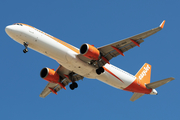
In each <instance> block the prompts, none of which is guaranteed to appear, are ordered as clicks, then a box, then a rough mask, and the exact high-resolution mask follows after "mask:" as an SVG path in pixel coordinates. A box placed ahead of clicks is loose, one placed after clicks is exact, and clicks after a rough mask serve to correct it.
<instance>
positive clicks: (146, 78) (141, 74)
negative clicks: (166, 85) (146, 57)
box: [135, 63, 151, 84]
mask: <svg viewBox="0 0 180 120" xmlns="http://www.w3.org/2000/svg"><path fill="white" fill-rule="evenodd" d="M135 76H136V78H137V80H138V82H139V83H140V84H148V83H150V79H151V65H150V64H148V63H145V64H144V65H143V66H142V68H141V69H140V70H139V71H138V72H137V74H136V75H135Z"/></svg>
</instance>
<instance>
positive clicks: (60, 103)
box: [0, 0, 180, 120]
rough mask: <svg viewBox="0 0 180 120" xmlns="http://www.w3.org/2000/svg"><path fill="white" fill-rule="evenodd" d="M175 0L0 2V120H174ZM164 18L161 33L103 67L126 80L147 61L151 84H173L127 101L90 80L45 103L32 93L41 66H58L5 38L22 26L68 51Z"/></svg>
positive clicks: (37, 89)
mask: <svg viewBox="0 0 180 120" xmlns="http://www.w3.org/2000/svg"><path fill="white" fill-rule="evenodd" d="M179 4H180V1H178V0H172V1H169V0H158V1H157V0H156V1H155V0H151V1H144V0H136V1H135V0H126V1H125V0H124V1H120V0H76V1H75V0H56V1H55V0H54V1H49V0H43V1H41V0H31V1H24V0H16V1H15V0H6V1H3V2H1V4H0V14H1V22H0V33H1V34H0V38H1V44H0V54H1V62H0V66H1V81H0V85H1V86H0V108H1V109H0V119H2V120H12V119H18V120H24V119H26V120H32V119H33V120H41V119H43V120H49V119H67V120H68V119H79V120H84V119H85V120H91V119H106V120H110V119H114V120H119V119H130V120H131V119H146V120H151V119H158V120H159V119H173V120H176V119H179V117H180V114H179V107H180V105H179V101H180V97H179V92H180V91H179V84H180V82H179V80H180V77H179V66H180V64H179V61H180V56H179V51H180V50H179V44H180V40H179V32H180V22H179V21H180V15H179V11H180V8H179ZM163 20H166V23H165V27H164V29H163V30H162V31H160V32H158V33H156V34H154V35H153V36H150V37H149V38H147V39H145V42H144V43H142V44H141V47H140V48H139V47H136V48H133V49H131V50H129V51H128V52H126V53H125V57H123V56H118V57H116V58H114V59H112V60H111V61H110V62H111V64H113V65H116V66H117V67H119V68H121V69H123V70H125V71H128V72H129V73H131V74H134V75H135V74H136V72H137V71H138V70H139V69H140V68H141V66H142V65H143V64H144V63H145V62H147V63H149V64H151V65H152V77H151V78H152V79H151V81H152V82H154V81H157V80H161V79H164V78H168V77H175V80H174V81H172V82H170V83H168V84H166V85H164V86H162V87H159V88H157V91H158V93H159V94H158V95H157V96H151V95H145V96H143V97H142V98H140V99H138V100H137V101H135V102H131V101H130V100H129V99H130V98H131V96H132V93H130V92H126V91H122V90H118V89H116V88H113V87H111V86H108V85H106V84H104V83H102V82H100V81H98V80H91V79H86V78H85V79H84V80H83V81H79V82H78V84H79V87H78V89H75V90H74V91H71V90H70V89H69V87H68V89H67V90H66V91H65V90H61V91H60V92H59V93H58V95H57V96H56V95H54V94H50V95H49V96H47V97H46V98H45V99H43V98H40V97H39V94H40V93H41V91H42V90H43V89H44V87H45V85H46V84H47V82H46V81H45V80H43V79H41V78H40V76H39V73H40V71H41V69H42V68H43V67H49V68H54V69H56V68H57V67H58V63H57V62H56V61H54V60H52V59H50V58H48V57H46V56H44V55H41V54H39V53H37V52H35V51H33V50H29V52H28V53H27V54H24V53H23V52H22V50H23V49H24V46H22V45H20V44H18V43H16V42H15V41H13V40H12V39H11V38H10V37H8V35H7V34H6V33H5V27H6V26H7V25H10V24H13V23H18V22H21V23H26V24H29V25H32V26H34V27H36V28H38V29H40V30H42V31H44V32H47V33H49V34H51V35H53V36H55V37H57V38H59V39H61V40H63V41H65V42H68V43H70V44H72V45H74V46H76V47H78V48H79V47H80V46H81V45H82V44H83V43H89V44H93V45H95V47H100V46H103V45H106V44H109V43H112V42H115V41H118V40H121V39H124V38H126V37H130V36H132V35H135V34H138V33H141V32H144V31H146V30H149V29H152V28H155V27H157V26H159V24H160V23H161V22H162V21H163Z"/></svg>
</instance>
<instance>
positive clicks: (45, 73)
mask: <svg viewBox="0 0 180 120" xmlns="http://www.w3.org/2000/svg"><path fill="white" fill-rule="evenodd" d="M40 76H41V78H43V79H44V80H47V81H48V82H52V83H58V81H59V78H60V77H59V75H58V74H57V72H56V71H54V70H53V69H50V68H47V67H46V68H43V69H42V70H41V72H40Z"/></svg>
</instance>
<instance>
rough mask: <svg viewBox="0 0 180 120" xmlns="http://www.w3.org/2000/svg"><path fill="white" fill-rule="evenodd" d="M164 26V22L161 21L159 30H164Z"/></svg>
mask: <svg viewBox="0 0 180 120" xmlns="http://www.w3.org/2000/svg"><path fill="white" fill-rule="evenodd" d="M164 24H165V20H163V22H162V23H161V25H160V28H162V29H163V28H164Z"/></svg>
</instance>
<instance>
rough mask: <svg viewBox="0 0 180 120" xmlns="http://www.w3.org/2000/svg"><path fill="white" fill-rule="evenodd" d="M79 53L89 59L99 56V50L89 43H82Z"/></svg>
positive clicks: (96, 58)
mask: <svg viewBox="0 0 180 120" xmlns="http://www.w3.org/2000/svg"><path fill="white" fill-rule="evenodd" d="M80 53H81V54H82V55H83V56H85V57H87V58H89V59H91V60H98V59H99V56H100V52H99V50H98V49H97V48H95V47H94V46H92V45H89V44H83V45H82V46H81V47H80Z"/></svg>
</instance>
